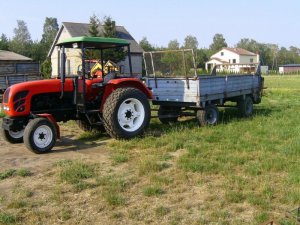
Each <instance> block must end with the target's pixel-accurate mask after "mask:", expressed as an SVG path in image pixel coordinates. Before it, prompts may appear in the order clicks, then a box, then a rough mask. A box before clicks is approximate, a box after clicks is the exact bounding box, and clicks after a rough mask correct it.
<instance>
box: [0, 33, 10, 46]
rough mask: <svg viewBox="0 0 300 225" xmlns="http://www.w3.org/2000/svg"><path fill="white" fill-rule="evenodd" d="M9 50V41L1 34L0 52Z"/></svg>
mask: <svg viewBox="0 0 300 225" xmlns="http://www.w3.org/2000/svg"><path fill="white" fill-rule="evenodd" d="M8 49H9V40H8V38H7V37H6V35H5V34H2V35H1V37H0V50H8Z"/></svg>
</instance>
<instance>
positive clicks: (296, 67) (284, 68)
mask: <svg viewBox="0 0 300 225" xmlns="http://www.w3.org/2000/svg"><path fill="white" fill-rule="evenodd" d="M279 73H280V74H285V73H300V64H286V65H281V66H279Z"/></svg>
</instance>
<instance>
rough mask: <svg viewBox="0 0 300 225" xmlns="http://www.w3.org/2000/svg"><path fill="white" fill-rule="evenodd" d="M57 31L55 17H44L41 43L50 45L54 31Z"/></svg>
mask: <svg viewBox="0 0 300 225" xmlns="http://www.w3.org/2000/svg"><path fill="white" fill-rule="evenodd" d="M57 32H58V23H57V19H56V18H53V17H46V19H45V22H44V26H43V35H42V40H41V43H42V44H45V45H46V46H47V47H49V48H50V47H51V45H52V43H53V41H54V38H55V36H56V33H57Z"/></svg>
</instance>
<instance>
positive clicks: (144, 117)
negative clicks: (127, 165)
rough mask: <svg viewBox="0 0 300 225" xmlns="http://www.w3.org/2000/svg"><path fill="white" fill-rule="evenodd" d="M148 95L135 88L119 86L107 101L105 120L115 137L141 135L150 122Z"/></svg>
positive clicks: (107, 127)
mask: <svg viewBox="0 0 300 225" xmlns="http://www.w3.org/2000/svg"><path fill="white" fill-rule="evenodd" d="M150 112H151V111H150V105H149V102H148V99H147V97H146V96H145V94H144V93H142V92H141V91H140V90H137V89H135V88H118V89H117V90H115V91H114V92H113V93H112V94H111V95H110V96H109V97H108V98H107V99H106V101H105V103H104V107H103V122H104V127H105V130H106V132H107V133H108V134H109V135H110V136H111V137H113V138H117V139H129V138H133V137H136V136H138V135H141V134H142V133H143V132H144V130H145V129H146V128H147V126H148V125H149V122H150V114H151V113H150Z"/></svg>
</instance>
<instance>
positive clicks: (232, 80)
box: [199, 75, 259, 101]
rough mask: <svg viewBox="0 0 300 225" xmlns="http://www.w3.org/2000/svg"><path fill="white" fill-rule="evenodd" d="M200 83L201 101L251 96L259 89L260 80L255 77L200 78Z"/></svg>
mask: <svg viewBox="0 0 300 225" xmlns="http://www.w3.org/2000/svg"><path fill="white" fill-rule="evenodd" d="M199 82H200V96H201V101H203V100H217V99H221V98H227V97H235V96H240V95H244V94H250V93H251V92H252V90H253V89H256V88H258V87H259V78H258V76H254V75H230V76H217V77H207V76H206V77H201V76H199Z"/></svg>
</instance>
